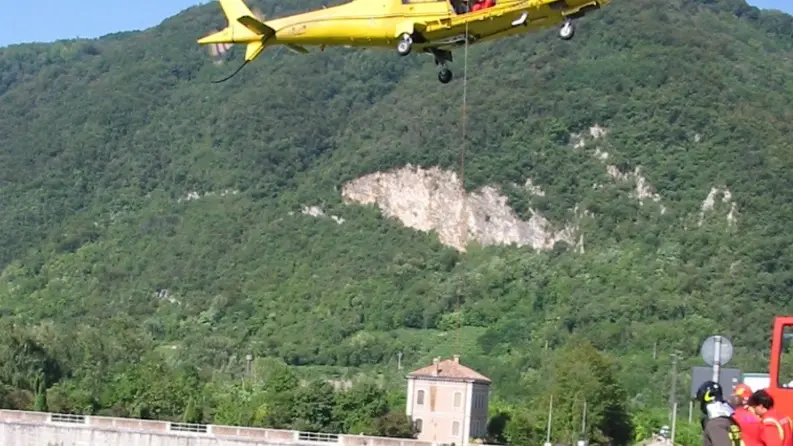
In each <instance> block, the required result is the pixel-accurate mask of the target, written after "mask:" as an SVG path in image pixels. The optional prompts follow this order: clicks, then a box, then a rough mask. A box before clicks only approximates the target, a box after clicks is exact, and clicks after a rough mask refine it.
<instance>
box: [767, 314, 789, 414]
mask: <svg viewBox="0 0 793 446" xmlns="http://www.w3.org/2000/svg"><path fill="white" fill-rule="evenodd" d="M791 340H793V316H777V317H775V318H774V334H773V336H772V338H771V361H770V364H769V367H768V369H769V370H768V374H769V377H770V382H769V383H768V389H767V390H768V392H769V393H770V394H771V396H772V397H774V406H775V408H776V409H777V410H778V411H780V412H781V413H784V414H785V415H788V416H793V352H788V351H787V350H788V346H789V344H790V341H791Z"/></svg>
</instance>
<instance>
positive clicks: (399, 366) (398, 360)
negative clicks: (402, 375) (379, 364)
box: [397, 352, 402, 370]
mask: <svg viewBox="0 0 793 446" xmlns="http://www.w3.org/2000/svg"><path fill="white" fill-rule="evenodd" d="M397 370H402V352H399V353H397Z"/></svg>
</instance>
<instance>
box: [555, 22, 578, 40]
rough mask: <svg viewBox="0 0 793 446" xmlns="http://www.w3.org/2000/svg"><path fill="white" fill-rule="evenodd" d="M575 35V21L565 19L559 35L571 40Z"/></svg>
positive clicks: (563, 38)
mask: <svg viewBox="0 0 793 446" xmlns="http://www.w3.org/2000/svg"><path fill="white" fill-rule="evenodd" d="M574 35H575V26H573V21H572V20H570V19H567V20H565V22H564V25H562V28H561V29H560V30H559V37H561V38H562V40H570V39H572V38H573V36H574Z"/></svg>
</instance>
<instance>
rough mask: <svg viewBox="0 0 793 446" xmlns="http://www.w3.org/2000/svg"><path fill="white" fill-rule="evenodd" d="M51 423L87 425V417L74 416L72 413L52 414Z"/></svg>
mask: <svg viewBox="0 0 793 446" xmlns="http://www.w3.org/2000/svg"><path fill="white" fill-rule="evenodd" d="M50 421H51V422H53V423H73V424H86V421H87V419H86V416H85V415H73V414H70V413H51V414H50Z"/></svg>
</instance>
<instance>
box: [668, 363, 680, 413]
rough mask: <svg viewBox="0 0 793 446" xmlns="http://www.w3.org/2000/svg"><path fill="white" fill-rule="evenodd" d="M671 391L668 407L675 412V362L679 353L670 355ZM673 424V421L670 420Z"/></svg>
mask: <svg viewBox="0 0 793 446" xmlns="http://www.w3.org/2000/svg"><path fill="white" fill-rule="evenodd" d="M671 356H672V389H671V391H670V392H669V406H670V408H672V409H673V410H672V411H673V412H675V410H674V409H675V408H676V406H677V360H678V358H679V353H678V352H674V353H672V355H671ZM670 416H677V414H676V413H675V414H673V415H670ZM672 423H674V420H672Z"/></svg>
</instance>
